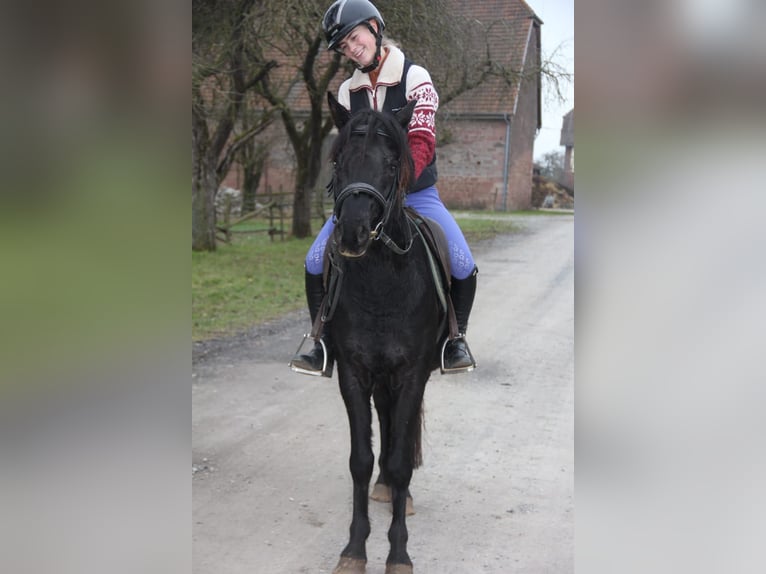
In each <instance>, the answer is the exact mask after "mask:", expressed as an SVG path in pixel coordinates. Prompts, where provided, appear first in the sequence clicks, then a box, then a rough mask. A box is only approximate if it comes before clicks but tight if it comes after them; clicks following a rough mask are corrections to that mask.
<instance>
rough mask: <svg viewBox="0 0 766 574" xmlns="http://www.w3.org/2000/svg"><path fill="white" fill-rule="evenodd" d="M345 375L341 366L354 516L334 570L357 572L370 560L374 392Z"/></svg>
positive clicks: (336, 572)
mask: <svg viewBox="0 0 766 574" xmlns="http://www.w3.org/2000/svg"><path fill="white" fill-rule="evenodd" d="M339 366H340V365H339ZM344 375H345V373H343V374H341V372H340V369H339V373H338V376H339V380H340V390H341V394H342V396H343V402H344V403H345V405H346V412H347V413H348V422H349V430H350V431H351V454H350V456H349V469H350V471H351V477H352V478H353V480H354V490H353V516H352V519H351V527H350V529H349V540H348V544H347V545H346V547H345V548H344V549H343V552H341V559H340V561H339V562H338V566H337V567H336V568H335V570H334V571H333V572H334V574H357V573H362V572H364V567H365V563H366V561H367V550H366V543H367V537H368V536H369V535H370V518H369V515H368V508H367V496H368V492H369V488H370V478H371V477H372V469H373V465H374V456H373V453H372V428H371V426H372V410H371V408H370V393H369V392H368V391H364V390H362V385H361V384H360V381H359V379H358V378H356V377H353V376H344Z"/></svg>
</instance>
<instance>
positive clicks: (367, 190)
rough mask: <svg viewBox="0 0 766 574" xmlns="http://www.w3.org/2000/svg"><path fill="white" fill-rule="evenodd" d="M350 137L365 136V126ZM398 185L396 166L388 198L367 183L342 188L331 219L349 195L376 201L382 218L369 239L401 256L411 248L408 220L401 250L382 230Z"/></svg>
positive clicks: (379, 133) (354, 131)
mask: <svg viewBox="0 0 766 574" xmlns="http://www.w3.org/2000/svg"><path fill="white" fill-rule="evenodd" d="M375 133H376V134H377V135H379V136H383V137H386V138H390V137H391V136H390V135H389V134H388V133H386V132H385V131H383V130H381V129H378V130H375ZM351 135H367V126H358V127H356V128H354V129H353V130H352V131H351ZM398 184H399V167H398V166H397V168H396V172H395V173H394V180H393V182H392V184H391V189H389V193H388V197H386V196H384V195H383V194H382V193H380V191H378V190H377V188H375V186H373V185H370V184H369V183H364V182H361V181H355V182H353V183H349V184H348V185H347V186H346V187H344V188H343V189H342V190H340V192H339V193H338V195H337V196H336V197H335V205H334V207H333V219H334V220H335V221H336V222H337V221H338V217H339V215H340V209H341V206H342V205H343V202H344V201H345V200H346V199H347V198H348V197H349V196H350V195H359V194H362V195H368V196H370V197H372V198H373V199H374V200H375V201H377V202H378V203H379V204H380V206H381V207H382V208H383V217H382V218H381V220H380V221H379V222H378V223H377V225H376V226H375V228H374V229H373V230H372V231H371V232H370V237H371V238H372V239H373V240H378V239H381V240H383V243H384V244H385V245H386V246H387V247H388V248H389V249H391V250H392V251H393V252H394V253H398V254H399V255H403V254H405V253H407V252H408V251H409V250H410V247H412V241H413V236H412V230H411V229H410V225H409V220H408V224H407V227H406V230H407V231H406V233H407V245H406V247H404V248H402V247H399V246H398V245H397V244H396V243H395V242H394V240H393V239H391V237H389V236H388V234H387V233H386V232H385V231H384V230H383V227H384V226H385V225H386V223H388V219H389V217H390V216H391V210H392V208H393V205H394V202H395V200H396V192H397V186H398ZM330 185H331V186H332V187H333V188H334V187H335V176H333V181H332V183H331V184H330Z"/></svg>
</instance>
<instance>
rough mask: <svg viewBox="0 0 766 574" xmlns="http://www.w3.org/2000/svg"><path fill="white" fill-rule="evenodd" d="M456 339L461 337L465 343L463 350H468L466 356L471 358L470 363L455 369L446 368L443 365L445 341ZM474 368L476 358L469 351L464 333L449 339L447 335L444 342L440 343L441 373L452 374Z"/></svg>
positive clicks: (466, 371)
mask: <svg viewBox="0 0 766 574" xmlns="http://www.w3.org/2000/svg"><path fill="white" fill-rule="evenodd" d="M458 339H463V342H464V343H465V350H466V351H467V352H468V357H469V358H470V359H471V364H470V365H468V366H467V367H459V368H457V369H447V368H446V367H445V366H444V351H445V350H446V349H447V343H449V342H450V341H457V340H458ZM475 368H476V359H474V357H473V353H472V352H471V347H469V346H468V341H466V340H465V335H464V334H462V333H459V334H458V336H457V337H455V338H454V339H450V338H449V337H447V338H446V339H445V340H444V343H443V344H442V352H441V365H440V369H439V370H440V371H441V374H442V375H454V374H457V373H468V372H470V371H473V370H474V369H475Z"/></svg>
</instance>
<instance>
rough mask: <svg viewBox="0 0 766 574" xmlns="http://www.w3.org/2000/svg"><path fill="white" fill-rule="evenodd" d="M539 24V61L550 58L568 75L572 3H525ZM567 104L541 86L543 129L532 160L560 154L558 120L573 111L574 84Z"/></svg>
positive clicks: (564, 0) (549, 0) (559, 0)
mask: <svg viewBox="0 0 766 574" xmlns="http://www.w3.org/2000/svg"><path fill="white" fill-rule="evenodd" d="M526 1H527V4H529V7H530V8H532V10H534V12H535V14H537V15H538V16H539V17H540V19H541V20H542V21H543V25H542V28H541V34H542V48H543V58H546V59H548V58H551V56H552V54H553V53H554V51H555V50H556V48H557V47H560V48H559V53H558V54H557V55H556V56H555V57H554V58H553V59H554V61H556V62H557V63H558V64H559V65H560V66H563V67H564V68H565V69H566V70H567V71H568V72H570V73H572V74H573V73H574V0H526ZM566 96H567V101H566V102H564V103H563V104H559V103H558V102H556V101H554V99H553V98H552V97H551V96H550V95H549V94H547V93H546V91H545V85H544V86H543V102H542V106H543V125H542V128H540V132H539V133H538V135H537V139H535V159H539V158H542V156H543V155H544V154H545V153H547V152H549V151H560V152H562V153H563V152H564V148H563V147H561V145H559V141H560V139H561V119H562V118H563V116H564V115H565V114H566V113H567V112H569V110H571V109H572V108H573V107H574V82H571V84H570V85H569V86H568V87H567V88H566Z"/></svg>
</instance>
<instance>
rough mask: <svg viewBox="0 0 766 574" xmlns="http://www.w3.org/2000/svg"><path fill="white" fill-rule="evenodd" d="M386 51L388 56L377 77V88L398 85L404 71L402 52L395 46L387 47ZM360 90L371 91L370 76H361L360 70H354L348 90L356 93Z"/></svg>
mask: <svg viewBox="0 0 766 574" xmlns="http://www.w3.org/2000/svg"><path fill="white" fill-rule="evenodd" d="M387 49H388V56H386V59H385V60H384V62H383V67H381V68H380V75H379V76H378V85H379V86H381V85H383V86H394V85H396V84H398V83H399V82H400V81H401V79H402V72H403V71H404V52H402V51H401V50H400V49H399V48H397V47H395V46H388V47H387ZM362 88H367V89H369V90H372V82H370V76H369V74H363V73H362V72H361V70H354V74H353V75H352V76H351V84H349V90H350V91H352V92H356V91H357V90H361V89H362Z"/></svg>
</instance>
